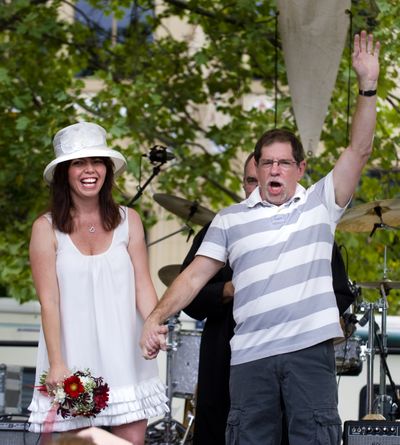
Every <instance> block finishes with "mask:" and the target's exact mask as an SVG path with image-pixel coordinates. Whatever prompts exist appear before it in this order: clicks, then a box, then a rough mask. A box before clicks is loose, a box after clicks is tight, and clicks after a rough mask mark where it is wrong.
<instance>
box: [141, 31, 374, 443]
mask: <svg viewBox="0 0 400 445" xmlns="http://www.w3.org/2000/svg"><path fill="white" fill-rule="evenodd" d="M378 54H379V43H376V44H375V45H374V43H373V38H372V36H371V35H370V36H367V35H366V33H365V32H362V33H361V35H360V36H359V35H356V36H355V39H354V52H353V67H354V70H355V72H356V74H357V79H358V86H359V92H360V94H359V96H358V99H357V106H356V111H355V114H354V116H353V123H352V132H351V140H350V145H349V147H347V149H346V150H344V151H343V152H342V154H341V155H340V157H339V159H338V161H337V162H336V164H335V166H334V168H333V170H332V171H331V172H329V173H328V174H327V175H326V176H325V177H323V178H322V179H321V180H319V181H318V182H317V183H316V184H314V185H313V186H311V187H310V188H308V189H305V188H304V187H302V186H301V185H300V184H299V181H300V179H301V178H302V177H303V175H304V172H305V169H306V161H305V159H304V150H303V147H302V145H301V143H300V141H299V140H298V139H297V138H296V137H295V136H294V135H293V134H292V133H291V132H289V131H287V130H279V129H278V130H277V129H275V130H271V131H267V132H266V133H264V134H263V135H262V137H261V138H260V139H259V141H258V142H257V144H256V147H255V151H254V153H255V155H254V158H255V162H256V166H257V178H258V182H259V186H258V187H257V188H256V189H255V190H254V192H253V193H252V194H251V195H250V196H249V198H248V199H247V200H245V201H243V202H242V203H239V204H235V205H233V206H230V207H228V208H227V209H224V210H222V211H221V212H219V213H218V214H217V216H216V217H215V218H214V220H213V222H212V224H211V226H210V228H209V230H208V232H207V235H206V237H205V239H204V241H203V243H202V245H201V246H200V248H199V250H198V251H197V256H196V258H195V260H194V261H193V262H192V263H191V264H190V265H189V266H188V267H187V269H185V271H184V272H183V273H181V274H180V275H179V276H178V278H177V279H176V280H175V281H174V283H173V284H172V285H171V287H170V288H169V289H168V290H167V291H166V293H165V295H164V297H163V298H162V300H161V301H160V303H159V304H158V305H157V307H156V308H155V309H154V311H153V312H152V314H151V315H150V316H149V318H148V319H147V321H146V323H145V326H144V329H143V335H142V340H141V345H142V351H143V355H144V356H145V357H146V358H149V359H150V358H154V357H156V355H157V353H158V351H159V350H160V349H165V347H166V346H165V334H166V331H167V328H166V327H165V326H163V322H164V321H165V319H166V318H168V317H169V316H171V315H172V314H174V313H176V312H178V311H179V310H180V309H182V308H183V307H185V306H187V304H188V303H189V302H190V301H191V300H192V299H193V298H194V297H195V296H196V295H197V293H198V291H199V290H200V289H201V288H202V287H203V286H204V284H205V283H206V282H207V281H208V280H209V279H210V278H211V277H212V276H213V275H214V274H215V273H216V272H217V271H218V270H219V269H220V268H221V267H222V266H223V265H224V263H225V262H226V261H227V260H228V259H229V262H230V265H231V268H232V270H233V278H232V282H233V285H234V288H235V294H234V308H233V315H234V319H235V322H236V328H235V334H234V337H233V338H232V340H231V350H232V357H231V374H230V393H231V409H230V413H229V418H228V426H227V432H226V443H227V445H253V444H254V445H264V444H271V445H276V444H279V442H280V435H281V417H282V405H284V406H285V408H286V416H287V421H288V432H289V440H290V443H293V444H294V445H305V444H332V445H338V444H340V442H341V420H340V418H339V415H338V411H337V388H336V377H335V376H336V374H335V356H334V350H333V344H332V338H334V337H340V336H342V331H341V328H340V324H339V314H338V309H337V305H336V301H335V295H334V292H333V288H332V272H331V262H330V261H331V255H332V245H333V241H334V231H335V227H336V224H337V222H338V221H339V219H340V217H341V215H342V214H343V212H344V210H345V208H346V206H347V205H348V203H349V201H350V199H351V197H352V194H353V193H354V190H355V188H356V186H357V183H358V181H359V179H360V176H361V172H362V169H363V167H364V166H365V164H366V162H367V161H368V158H369V155H370V153H371V151H372V141H373V133H374V129H375V122H376V88H377V81H378V75H379V62H378Z"/></svg>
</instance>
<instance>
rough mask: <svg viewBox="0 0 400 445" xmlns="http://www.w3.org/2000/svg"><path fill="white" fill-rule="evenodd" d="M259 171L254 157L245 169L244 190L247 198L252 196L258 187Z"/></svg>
mask: <svg viewBox="0 0 400 445" xmlns="http://www.w3.org/2000/svg"><path fill="white" fill-rule="evenodd" d="M257 185H258V181H257V169H256V163H255V161H254V157H253V158H251V159H250V161H249V162H248V163H247V165H246V168H245V169H244V178H243V190H244V193H245V195H246V198H248V197H249V196H250V194H251V193H252V191H253V190H254V189H255V188H256V187H257Z"/></svg>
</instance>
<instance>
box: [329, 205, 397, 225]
mask: <svg viewBox="0 0 400 445" xmlns="http://www.w3.org/2000/svg"><path fill="white" fill-rule="evenodd" d="M375 224H383V225H384V226H385V225H386V226H399V225H400V199H386V200H382V201H373V202H369V203H367V204H361V205H359V206H356V207H351V208H349V209H347V210H346V211H345V212H344V214H343V216H342V218H341V220H340V221H339V224H338V226H337V229H338V230H342V231H344V232H372V230H373V229H374V228H375ZM384 226H383V228H384Z"/></svg>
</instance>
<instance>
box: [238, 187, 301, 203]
mask: <svg viewBox="0 0 400 445" xmlns="http://www.w3.org/2000/svg"><path fill="white" fill-rule="evenodd" d="M305 193H306V189H305V188H304V187H303V186H302V185H300V184H297V185H296V191H295V193H294V195H293V196H292V197H291V198H290V199H289V201H286V202H285V203H283V204H282V206H283V207H289V206H290V205H291V204H292V203H293V202H297V201H299V200H300V199H301V198H302V197H303V196H304V195H305ZM244 202H245V204H246V206H247V207H249V208H251V207H255V206H256V205H257V204H260V205H262V206H263V207H281V206H276V205H275V204H271V203H270V202H268V201H263V200H262V199H261V195H260V187H256V188H255V189H254V190H253V192H252V193H251V195H250V196H249V197H248V198H247V199H245V201H244Z"/></svg>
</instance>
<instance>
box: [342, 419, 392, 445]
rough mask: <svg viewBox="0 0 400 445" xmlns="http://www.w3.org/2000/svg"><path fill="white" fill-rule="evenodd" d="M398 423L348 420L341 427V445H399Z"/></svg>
mask: <svg viewBox="0 0 400 445" xmlns="http://www.w3.org/2000/svg"><path fill="white" fill-rule="evenodd" d="M399 444H400V422H391V421H387V420H349V421H347V422H344V426H343V445H399Z"/></svg>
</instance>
